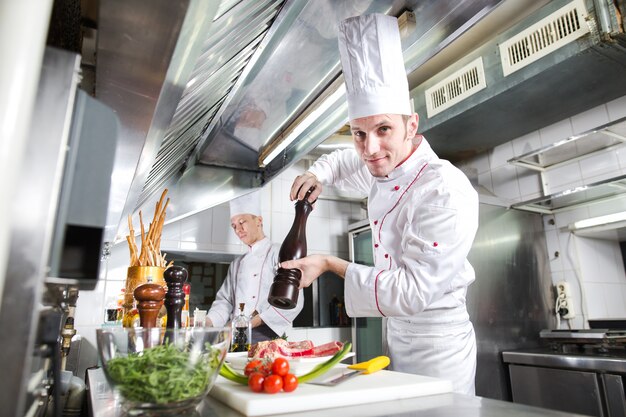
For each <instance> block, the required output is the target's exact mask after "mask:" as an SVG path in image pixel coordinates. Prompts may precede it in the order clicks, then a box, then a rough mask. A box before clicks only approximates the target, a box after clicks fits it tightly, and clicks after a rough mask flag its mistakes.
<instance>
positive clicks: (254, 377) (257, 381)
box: [248, 372, 265, 392]
mask: <svg viewBox="0 0 626 417" xmlns="http://www.w3.org/2000/svg"><path fill="white" fill-rule="evenodd" d="M264 382H265V375H263V374H262V373H260V372H253V373H251V374H250V376H249V377H248V386H249V387H250V389H251V390H252V391H254V392H263V384H264Z"/></svg>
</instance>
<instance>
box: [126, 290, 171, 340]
mask: <svg viewBox="0 0 626 417" xmlns="http://www.w3.org/2000/svg"><path fill="white" fill-rule="evenodd" d="M133 295H134V296H135V299H136V300H137V309H138V310H139V322H140V324H141V327H143V328H144V329H150V328H152V327H157V317H158V315H159V310H161V306H162V305H163V299H164V298H165V290H164V289H163V286H161V285H159V284H153V283H147V284H142V285H140V286H138V287H137V288H135V291H134V292H133Z"/></svg>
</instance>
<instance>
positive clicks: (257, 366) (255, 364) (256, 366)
mask: <svg viewBox="0 0 626 417" xmlns="http://www.w3.org/2000/svg"><path fill="white" fill-rule="evenodd" d="M262 367H263V363H262V362H261V361H260V360H258V359H253V360H251V361H250V362H248V363H247V364H246V367H245V368H244V371H243V373H244V374H245V375H246V376H250V374H252V373H253V372H261V369H262Z"/></svg>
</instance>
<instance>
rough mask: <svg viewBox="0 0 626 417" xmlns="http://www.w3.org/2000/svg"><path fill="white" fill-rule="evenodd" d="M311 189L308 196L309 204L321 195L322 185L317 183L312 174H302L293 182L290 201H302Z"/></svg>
mask: <svg viewBox="0 0 626 417" xmlns="http://www.w3.org/2000/svg"><path fill="white" fill-rule="evenodd" d="M311 187H313V191H311V195H309V202H311V203H313V202H314V201H315V200H317V197H318V196H319V195H320V194H321V193H322V183H321V182H319V181H318V179H317V177H316V176H315V175H313V173H311V172H309V171H306V172H305V173H304V174H302V175H299V176H297V177H296V179H295V180H294V181H293V184H292V185H291V192H290V193H289V198H290V199H291V201H294V200H302V199H304V196H305V195H306V193H307V191H309V189H311Z"/></svg>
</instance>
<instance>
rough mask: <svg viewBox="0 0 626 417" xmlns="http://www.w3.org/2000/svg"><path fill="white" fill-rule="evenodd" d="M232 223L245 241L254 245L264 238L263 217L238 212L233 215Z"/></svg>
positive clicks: (249, 244) (240, 238)
mask: <svg viewBox="0 0 626 417" xmlns="http://www.w3.org/2000/svg"><path fill="white" fill-rule="evenodd" d="M230 225H231V227H232V228H233V230H234V231H235V234H236V235H237V237H238V238H239V240H241V241H242V242H243V243H245V244H246V245H248V246H251V245H253V244H254V243H256V242H258V241H259V240H261V239H263V238H264V237H265V235H264V234H263V218H262V217H261V216H254V215H252V214H238V215H236V216H233V217H231V219H230Z"/></svg>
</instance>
